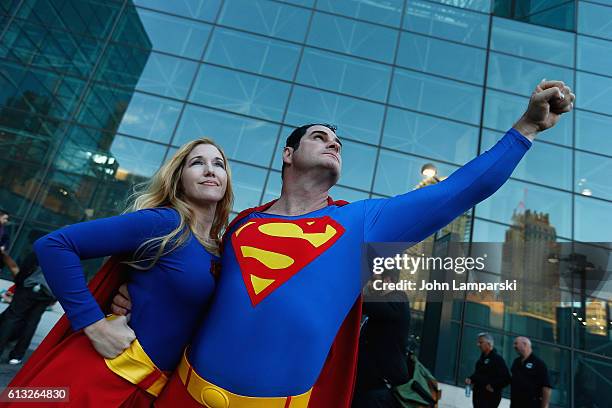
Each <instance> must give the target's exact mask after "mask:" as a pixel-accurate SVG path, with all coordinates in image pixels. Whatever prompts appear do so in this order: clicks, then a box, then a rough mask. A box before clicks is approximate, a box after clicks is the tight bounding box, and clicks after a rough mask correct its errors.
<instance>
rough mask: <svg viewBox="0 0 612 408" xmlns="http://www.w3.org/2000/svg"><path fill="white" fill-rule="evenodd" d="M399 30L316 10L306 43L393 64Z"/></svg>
mask: <svg viewBox="0 0 612 408" xmlns="http://www.w3.org/2000/svg"><path fill="white" fill-rule="evenodd" d="M396 42H397V32H396V31H395V30H392V29H390V28H385V27H381V26H377V25H372V24H368V23H361V22H358V21H354V20H349V19H346V18H342V17H337V16H331V15H329V14H323V13H315V15H314V18H313V20H312V24H311V28H310V32H309V35H308V40H307V43H308V44H310V45H314V46H317V47H321V48H327V49H330V50H333V51H338V52H342V53H345V54H351V55H356V56H360V57H365V58H371V59H375V60H378V61H382V62H387V63H391V62H392V61H393V54H394V53H395V44H396Z"/></svg>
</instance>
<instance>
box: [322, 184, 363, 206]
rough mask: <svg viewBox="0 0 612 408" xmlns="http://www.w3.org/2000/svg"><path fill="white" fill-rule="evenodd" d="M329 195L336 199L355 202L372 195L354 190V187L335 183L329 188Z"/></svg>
mask: <svg viewBox="0 0 612 408" xmlns="http://www.w3.org/2000/svg"><path fill="white" fill-rule="evenodd" d="M368 189H369V187H368ZM329 195H330V196H331V197H332V198H333V199H334V200H345V201H348V202H349V203H354V202H355V201H359V200H365V199H367V198H368V197H369V196H370V195H369V194H368V193H365V192H363V191H357V190H353V189H352V188H346V187H342V186H338V185H335V186H333V187H332V188H331V189H330V190H329Z"/></svg>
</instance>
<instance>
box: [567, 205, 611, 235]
mask: <svg viewBox="0 0 612 408" xmlns="http://www.w3.org/2000/svg"><path fill="white" fill-rule="evenodd" d="M574 197H575V205H576V208H575V214H574V223H575V225H574V227H575V239H576V240H578V241H583V242H609V241H610V231H612V217H610V214H612V203H610V202H606V201H602V200H596V199H594V198H588V197H585V196H581V195H576V196H574Z"/></svg>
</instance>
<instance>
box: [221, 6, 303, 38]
mask: <svg viewBox="0 0 612 408" xmlns="http://www.w3.org/2000/svg"><path fill="white" fill-rule="evenodd" d="M309 16H310V11H309V10H306V9H303V8H299V7H293V6H290V5H288V4H280V3H276V2H272V1H268V0H228V1H225V2H224V4H223V8H222V10H221V15H220V16H219V20H218V23H219V24H223V25H226V26H230V27H235V28H240V29H243V30H247V31H253V32H256V33H260V34H265V35H269V36H271V37H276V38H282V39H284V40H290V41H298V42H302V41H304V36H305V35H306V27H307V25H308V17H309Z"/></svg>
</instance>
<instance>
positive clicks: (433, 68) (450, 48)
mask: <svg viewBox="0 0 612 408" xmlns="http://www.w3.org/2000/svg"><path fill="white" fill-rule="evenodd" d="M457 61H461V63H460V64H458V63H457ZM397 64H398V65H401V66H403V67H406V68H412V69H416V70H419V71H423V72H428V73H432V74H438V75H442V76H446V77H448V78H451V79H458V80H463V81H467V82H472V83H475V84H478V85H480V84H482V82H483V80H484V66H485V51H484V50H481V49H478V48H474V47H468V46H465V45H459V44H453V43H449V42H448V41H443V40H436V39H433V38H428V37H424V36H421V35H418V34H412V33H402V36H401V40H400V47H399V51H398V55H397Z"/></svg>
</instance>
